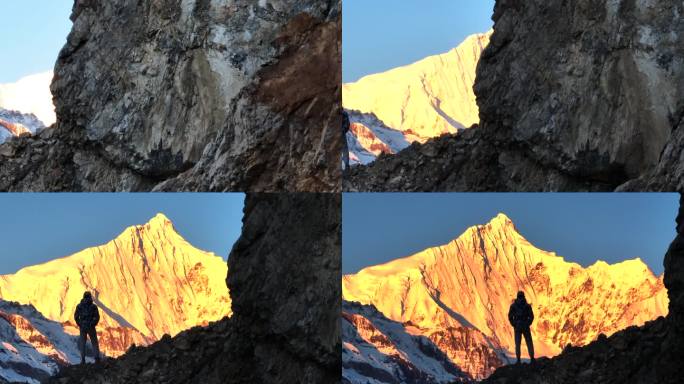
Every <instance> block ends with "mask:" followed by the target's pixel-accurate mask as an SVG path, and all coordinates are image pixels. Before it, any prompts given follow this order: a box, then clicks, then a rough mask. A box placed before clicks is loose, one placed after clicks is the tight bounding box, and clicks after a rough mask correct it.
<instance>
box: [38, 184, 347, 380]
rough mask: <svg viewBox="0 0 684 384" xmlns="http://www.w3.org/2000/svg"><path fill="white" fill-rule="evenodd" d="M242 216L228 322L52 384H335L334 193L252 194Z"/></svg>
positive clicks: (337, 237) (337, 204) (75, 369)
mask: <svg viewBox="0 0 684 384" xmlns="http://www.w3.org/2000/svg"><path fill="white" fill-rule="evenodd" d="M244 213H245V217H244V219H243V231H242V236H241V237H240V239H239V240H238V241H237V243H236V244H235V246H234V247H233V250H232V251H231V254H230V257H229V263H230V269H229V270H230V272H229V275H228V279H227V283H228V287H229V289H230V291H231V294H232V299H233V304H232V305H233V317H232V318H230V319H223V320H221V321H218V322H216V323H213V324H210V325H209V326H208V327H205V328H202V327H196V328H193V329H190V330H188V331H184V332H181V333H180V334H178V335H177V336H176V337H173V338H171V337H168V336H165V337H163V338H162V339H161V340H160V341H158V342H157V343H155V344H152V345H151V346H150V347H147V348H139V347H135V348H132V349H131V350H130V351H129V352H128V353H127V354H126V355H124V356H122V357H121V358H119V359H117V360H107V361H105V362H103V363H102V364H100V365H88V366H87V367H81V366H72V367H68V368H66V369H64V370H63V371H62V372H61V373H60V374H58V375H57V376H56V377H54V378H53V379H52V380H51V382H53V383H83V384H89V383H103V384H104V383H108V384H112V383H334V382H339V381H340V372H341V370H342V367H341V350H342V346H341V341H340V308H341V296H342V293H341V287H340V284H339V276H340V268H341V264H340V260H341V259H340V250H341V232H340V231H341V224H340V223H341V221H340V219H341V198H340V196H339V195H331V194H301V193H300V194H256V195H254V194H249V195H248V196H247V199H246V203H245V208H244Z"/></svg>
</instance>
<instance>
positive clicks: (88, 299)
mask: <svg viewBox="0 0 684 384" xmlns="http://www.w3.org/2000/svg"><path fill="white" fill-rule="evenodd" d="M83 300H87V301H93V295H91V294H90V292H89V291H85V293H84V294H83Z"/></svg>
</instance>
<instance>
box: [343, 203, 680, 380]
mask: <svg viewBox="0 0 684 384" xmlns="http://www.w3.org/2000/svg"><path fill="white" fill-rule="evenodd" d="M342 289H343V298H344V300H347V301H350V302H358V303H361V304H364V305H372V306H374V307H375V308H377V309H378V311H380V312H381V313H382V314H383V315H384V316H386V317H387V318H388V319H390V320H392V321H395V322H399V323H401V324H404V326H406V327H407V329H408V330H409V331H410V332H411V333H412V334H419V335H423V336H426V337H427V338H428V339H429V340H431V341H432V342H433V343H434V344H435V345H436V346H437V347H438V348H439V349H440V350H441V351H443V352H444V353H445V354H446V355H447V356H448V357H449V359H450V360H451V361H452V362H453V363H454V364H455V365H456V366H458V367H459V368H460V369H462V370H463V371H465V372H466V373H468V374H470V375H471V377H473V378H475V379H481V378H484V377H487V376H488V375H489V374H491V373H492V372H493V371H494V370H495V369H496V368H497V367H498V366H500V365H503V364H506V363H508V362H509V358H510V357H511V356H513V352H514V346H515V344H514V341H513V332H512V328H511V326H510V325H509V323H508V319H507V313H508V307H509V305H510V304H511V302H512V300H513V299H514V298H515V294H516V292H517V291H519V290H522V291H524V292H525V295H526V297H527V298H528V300H529V301H530V302H531V304H532V306H533V309H534V312H535V316H536V320H535V322H534V323H533V325H532V334H533V338H534V340H535V350H536V351H537V353H538V355H539V356H555V355H557V354H559V353H560V352H561V350H562V349H563V348H564V347H565V346H566V345H567V344H572V345H585V344H587V343H589V342H591V341H593V340H595V339H596V338H597V337H598V336H599V335H600V334H601V333H603V334H606V335H610V334H612V333H614V332H616V331H618V330H620V329H623V328H626V327H628V326H631V325H641V324H643V323H644V322H646V321H648V320H652V319H654V318H656V317H658V316H661V315H665V314H666V313H667V304H668V299H667V292H666V290H665V287H664V285H663V280H662V277H656V276H654V275H653V273H652V272H651V271H650V269H649V268H648V267H647V266H646V265H645V264H644V263H643V262H642V261H641V260H638V259H635V260H629V261H625V262H622V263H617V264H613V265H608V264H606V263H605V262H602V261H599V262H597V263H595V264H594V265H592V266H590V267H587V268H584V267H582V266H581V265H579V264H577V263H573V262H568V261H565V260H564V259H563V258H562V257H560V256H558V255H556V254H555V253H553V252H547V251H544V250H541V249H539V248H537V247H535V246H534V245H532V244H531V243H530V242H528V241H527V240H526V239H525V238H524V237H523V236H522V235H521V234H520V233H519V232H518V231H517V230H516V228H515V225H514V223H513V222H512V221H511V220H510V218H508V217H507V216H506V215H504V214H499V215H497V216H496V217H495V218H493V219H492V220H491V221H490V222H489V223H487V224H485V225H477V226H473V227H470V228H468V229H467V230H466V231H465V232H463V234H461V235H460V236H459V237H458V238H456V239H454V240H452V241H451V242H449V243H448V244H445V245H442V246H438V247H433V248H428V249H426V250H424V251H421V252H418V253H416V254H414V255H412V256H409V257H406V258H402V259H397V260H394V261H390V262H388V263H385V264H383V265H378V266H372V267H368V268H365V269H363V270H361V271H360V272H358V273H356V274H354V275H347V276H344V277H343V280H342Z"/></svg>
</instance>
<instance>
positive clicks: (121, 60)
mask: <svg viewBox="0 0 684 384" xmlns="http://www.w3.org/2000/svg"><path fill="white" fill-rule="evenodd" d="M340 10H341V4H340V2H339V0H326V1H318V0H297V1H294V0H270V1H259V2H256V1H251V0H184V1H178V0H144V1H138V0H114V1H107V2H99V1H92V0H76V1H75V4H74V7H73V12H72V15H71V19H72V20H73V22H74V25H73V29H72V31H71V33H70V35H69V37H68V40H67V43H66V45H65V46H64V48H63V49H62V51H61V52H60V55H59V58H58V61H57V64H56V67H55V78H54V80H53V83H52V86H51V89H52V92H53V95H54V101H55V107H56V112H57V123H56V126H55V129H54V130H51V131H49V132H45V134H43V135H38V136H37V137H36V138H29V139H24V140H15V141H14V142H13V143H11V144H8V145H10V147H9V148H3V149H2V150H0V190H15V191H20V190H32V191H60V190H61V191H81V190H84V191H122V190H134V191H138V190H151V189H155V190H161V191H176V190H192V191H207V190H216V191H225V190H242V191H334V190H339V188H340V171H339V154H340V151H341V137H340V135H339V130H338V128H339V126H340V125H341V117H340V87H341V86H340V83H341V73H340V72H341V66H340V46H341V45H340V30H341V28H340Z"/></svg>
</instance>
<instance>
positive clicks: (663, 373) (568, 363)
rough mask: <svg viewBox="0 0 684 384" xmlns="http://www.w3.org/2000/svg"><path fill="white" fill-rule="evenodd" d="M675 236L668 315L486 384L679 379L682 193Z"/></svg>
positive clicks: (668, 261)
mask: <svg viewBox="0 0 684 384" xmlns="http://www.w3.org/2000/svg"><path fill="white" fill-rule="evenodd" d="M679 212H680V214H679V216H678V217H677V237H676V238H675V239H674V241H673V242H672V244H671V245H670V248H669V249H668V251H667V254H666V255H665V262H664V264H665V285H666V287H667V289H668V295H669V297H670V305H669V314H668V315H667V317H666V318H663V317H659V318H658V319H656V320H655V321H650V322H647V323H646V324H645V325H644V326H642V327H629V328H627V329H625V330H623V331H620V332H617V333H616V334H614V335H613V336H611V337H599V338H598V340H596V341H594V342H592V343H591V344H589V345H587V346H585V347H582V348H576V347H569V348H566V349H565V350H564V351H563V353H562V354H561V355H559V356H557V357H555V358H553V359H540V361H538V363H537V364H536V365H533V366H527V365H525V366H522V367H516V366H507V367H503V368H500V369H499V370H497V371H496V372H495V373H494V374H493V375H492V376H490V377H489V378H488V379H487V380H485V381H484V383H496V384H509V383H510V384H513V383H515V384H528V383H529V384H535V383H539V384H541V383H577V382H587V383H600V384H603V383H615V384H617V383H627V382H629V383H653V384H655V383H673V384H674V383H681V381H682V379H681V356H682V354H683V353H684V327H683V326H682V324H683V323H684V322H683V320H684V316H683V315H682V314H684V300H683V299H682V297H683V295H682V292H683V291H684V284H682V282H684V268H682V266H683V265H684V247H683V246H682V244H684V196H683V197H682V198H681V199H680V210H679Z"/></svg>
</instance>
